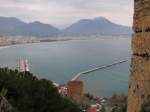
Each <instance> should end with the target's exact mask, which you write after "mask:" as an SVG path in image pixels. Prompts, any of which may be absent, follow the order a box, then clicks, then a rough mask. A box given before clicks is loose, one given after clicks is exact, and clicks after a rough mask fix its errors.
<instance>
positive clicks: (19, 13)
mask: <svg viewBox="0 0 150 112" xmlns="http://www.w3.org/2000/svg"><path fill="white" fill-rule="evenodd" d="M0 16H6V17H17V18H19V19H21V20H23V21H25V22H33V21H41V22H44V23H48V24H52V25H54V26H56V27H58V28H65V27H67V26H69V25H70V24H72V23H74V22H76V21H78V20H80V19H92V18H96V17H99V16H103V17H106V18H107V19H109V20H111V21H112V22H115V23H118V24H122V25H126V26H132V18H133V0H0Z"/></svg>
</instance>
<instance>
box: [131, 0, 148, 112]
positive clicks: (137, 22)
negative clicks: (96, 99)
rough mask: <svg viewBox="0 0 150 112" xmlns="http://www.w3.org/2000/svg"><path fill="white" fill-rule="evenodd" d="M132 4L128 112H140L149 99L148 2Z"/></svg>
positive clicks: (146, 0) (140, 0)
mask: <svg viewBox="0 0 150 112" xmlns="http://www.w3.org/2000/svg"><path fill="white" fill-rule="evenodd" d="M134 2H135V3H134V24H133V31H134V33H133V37H132V51H133V56H132V63H131V75H130V80H129V90H128V112H141V106H142V104H143V102H144V101H145V100H146V99H148V98H150V0H134Z"/></svg>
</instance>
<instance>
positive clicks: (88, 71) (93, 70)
mask: <svg viewBox="0 0 150 112" xmlns="http://www.w3.org/2000/svg"><path fill="white" fill-rule="evenodd" d="M127 61H128V60H122V61H117V62H114V63H111V64H108V65H104V66H101V67H96V68H93V69H88V70H86V71H83V72H80V73H78V74H77V75H75V77H73V78H72V81H75V80H78V79H79V78H80V77H81V76H82V75H85V74H89V73H91V72H95V71H98V70H101V69H105V68H109V67H112V66H116V65H119V64H122V63H125V62H127Z"/></svg>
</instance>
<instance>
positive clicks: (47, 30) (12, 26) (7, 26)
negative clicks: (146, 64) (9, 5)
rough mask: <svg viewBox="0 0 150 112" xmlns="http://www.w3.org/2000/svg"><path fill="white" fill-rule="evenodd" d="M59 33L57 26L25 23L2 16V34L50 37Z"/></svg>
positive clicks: (0, 21)
mask: <svg viewBox="0 0 150 112" xmlns="http://www.w3.org/2000/svg"><path fill="white" fill-rule="evenodd" d="M59 33H60V31H59V30H58V29H57V28H55V27H54V26H52V25H49V24H43V23H41V22H32V23H25V22H23V21H21V20H19V19H17V18H13V17H0V35H7V36H35V37H49V36H56V35H57V34H59Z"/></svg>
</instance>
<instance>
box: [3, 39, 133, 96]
mask: <svg viewBox="0 0 150 112" xmlns="http://www.w3.org/2000/svg"><path fill="white" fill-rule="evenodd" d="M130 41H131V39H130V38H112V39H93V40H72V41H63V42H50V43H36V44H24V45H14V46H11V47H4V48H3V47H1V48H0V66H8V67H10V68H13V69H14V68H15V67H16V64H17V61H18V59H28V61H29V67H30V70H31V72H32V73H34V74H35V75H36V76H37V77H39V78H47V79H50V80H53V81H55V82H57V83H61V84H65V83H66V82H67V81H68V80H70V79H72V77H73V76H75V75H76V74H77V73H78V72H81V71H84V70H87V69H89V68H94V67H99V66H103V65H105V64H110V63H113V62H115V61H117V60H124V59H130V56H131V50H130ZM129 67H130V61H129V62H127V63H124V64H121V65H117V66H114V67H110V68H107V69H104V70H101V71H96V72H93V73H90V74H88V75H86V76H84V77H81V79H82V80H83V81H84V86H85V92H91V93H93V94H95V95H98V96H110V95H112V94H113V93H120V94H126V93H127V87H128V77H129Z"/></svg>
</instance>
